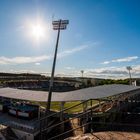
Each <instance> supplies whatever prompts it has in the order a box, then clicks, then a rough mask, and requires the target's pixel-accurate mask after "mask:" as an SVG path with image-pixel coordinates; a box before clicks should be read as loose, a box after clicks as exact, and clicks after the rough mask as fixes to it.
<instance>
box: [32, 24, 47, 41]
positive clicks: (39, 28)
mask: <svg viewBox="0 0 140 140" xmlns="http://www.w3.org/2000/svg"><path fill="white" fill-rule="evenodd" d="M45 33H46V29H45V27H44V26H43V25H40V24H36V25H32V26H31V35H32V36H33V37H34V39H35V40H36V41H39V40H41V39H43V38H44V37H45Z"/></svg>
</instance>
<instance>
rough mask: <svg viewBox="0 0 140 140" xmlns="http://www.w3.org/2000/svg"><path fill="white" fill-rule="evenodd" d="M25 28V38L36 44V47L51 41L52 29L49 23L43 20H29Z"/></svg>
mask: <svg viewBox="0 0 140 140" xmlns="http://www.w3.org/2000/svg"><path fill="white" fill-rule="evenodd" d="M25 27H26V28H25V29H26V30H24V33H25V36H26V37H27V39H29V40H30V41H31V42H32V44H34V46H36V45H37V46H38V45H39V46H40V44H43V43H48V42H49V41H50V36H51V27H50V24H49V22H46V21H44V20H41V19H37V20H27V21H26V22H25Z"/></svg>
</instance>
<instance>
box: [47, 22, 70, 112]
mask: <svg viewBox="0 0 140 140" xmlns="http://www.w3.org/2000/svg"><path fill="white" fill-rule="evenodd" d="M67 24H69V21H68V20H61V19H60V20H58V21H53V22H52V25H53V29H54V30H58V33H57V40H56V46H55V53H54V60H53V66H52V72H51V79H50V85H49V93H48V101H47V108H46V114H48V113H49V112H50V107H51V97H52V89H53V82H54V72H55V65H56V58H57V50H58V43H59V36H60V30H65V29H66V27H67Z"/></svg>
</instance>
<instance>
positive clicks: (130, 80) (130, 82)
mask: <svg viewBox="0 0 140 140" xmlns="http://www.w3.org/2000/svg"><path fill="white" fill-rule="evenodd" d="M126 69H127V70H128V73H129V78H130V79H129V84H130V85H132V78H131V70H132V68H131V67H130V66H127V67H126Z"/></svg>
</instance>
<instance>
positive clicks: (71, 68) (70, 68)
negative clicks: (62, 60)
mask: <svg viewBox="0 0 140 140" xmlns="http://www.w3.org/2000/svg"><path fill="white" fill-rule="evenodd" d="M65 69H67V70H74V69H75V67H65Z"/></svg>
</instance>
